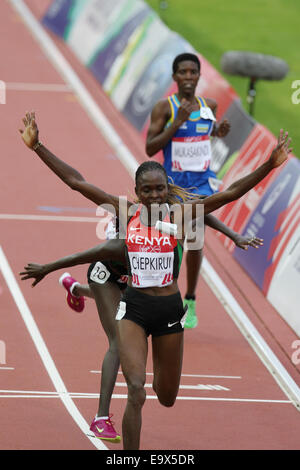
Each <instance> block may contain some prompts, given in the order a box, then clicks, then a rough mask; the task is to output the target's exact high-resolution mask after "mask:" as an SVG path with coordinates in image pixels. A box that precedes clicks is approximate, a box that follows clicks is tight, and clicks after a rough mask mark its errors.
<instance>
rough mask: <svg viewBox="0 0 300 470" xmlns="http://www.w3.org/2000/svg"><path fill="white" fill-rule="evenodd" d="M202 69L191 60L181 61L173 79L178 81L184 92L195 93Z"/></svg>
mask: <svg viewBox="0 0 300 470" xmlns="http://www.w3.org/2000/svg"><path fill="white" fill-rule="evenodd" d="M199 78H200V70H199V68H198V65H197V64H196V63H195V62H193V61H191V60H184V61H183V62H179V64H178V67H177V70H176V72H175V73H174V74H173V80H174V81H175V82H176V83H177V86H178V90H179V91H181V92H183V93H188V94H190V93H194V91H195V89H196V86H197V84H198V80H199Z"/></svg>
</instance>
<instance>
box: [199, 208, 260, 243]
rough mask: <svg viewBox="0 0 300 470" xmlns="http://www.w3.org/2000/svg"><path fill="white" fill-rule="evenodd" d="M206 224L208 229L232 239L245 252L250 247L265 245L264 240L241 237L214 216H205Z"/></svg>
mask: <svg viewBox="0 0 300 470" xmlns="http://www.w3.org/2000/svg"><path fill="white" fill-rule="evenodd" d="M204 222H205V225H207V226H208V227H210V228H212V229H214V230H217V231H218V232H221V233H223V234H224V235H225V236H226V237H228V238H230V239H231V240H232V241H233V242H234V243H235V244H236V246H237V247H238V248H242V249H243V250H248V247H249V246H252V247H254V248H259V247H260V246H261V245H263V239H262V238H258V237H249V236H247V237H245V236H243V235H240V234H239V233H237V232H235V231H234V230H232V229H231V228H230V227H228V225H226V224H224V222H222V221H221V220H219V219H217V217H215V216H214V215H212V214H207V215H205V216H204Z"/></svg>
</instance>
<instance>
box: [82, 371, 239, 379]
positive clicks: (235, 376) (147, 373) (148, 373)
mask: <svg viewBox="0 0 300 470" xmlns="http://www.w3.org/2000/svg"><path fill="white" fill-rule="evenodd" d="M90 372H91V374H101V370H90ZM118 374H120V375H123V373H122V372H118ZM146 375H153V372H146ZM181 377H195V378H198V377H199V378H209V379H241V378H242V377H241V376H240V375H204V374H181Z"/></svg>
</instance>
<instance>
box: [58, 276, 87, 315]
mask: <svg viewBox="0 0 300 470" xmlns="http://www.w3.org/2000/svg"><path fill="white" fill-rule="evenodd" d="M59 283H60V285H61V286H63V287H64V288H65V289H66V291H67V304H68V305H69V307H70V308H71V309H72V310H75V312H82V310H83V309H84V297H76V296H75V295H73V294H72V290H73V288H74V287H75V286H77V285H80V284H79V282H77V281H76V280H75V279H73V277H71V275H70V274H69V273H64V274H63V275H62V276H61V277H60V278H59Z"/></svg>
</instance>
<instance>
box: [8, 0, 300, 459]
mask: <svg viewBox="0 0 300 470" xmlns="http://www.w3.org/2000/svg"><path fill="white" fill-rule="evenodd" d="M26 3H27V5H28V6H29V7H30V8H31V10H32V12H33V13H34V14H35V15H36V17H37V18H40V17H41V15H42V14H43V12H44V11H45V9H46V7H47V5H48V4H49V0H43V1H40V0H39V1H34V0H30V1H29V0H28V1H27V2H26ZM0 8H1V15H0V22H1V30H2V31H4V33H5V38H6V39H5V42H1V43H0V56H1V63H2V64H5V67H3V68H2V71H1V74H2V75H1V77H0V79H1V80H4V81H5V82H6V84H7V96H6V105H0V113H1V124H2V129H1V141H0V142H1V143H0V145H1V154H2V171H1V175H0V182H1V194H2V197H1V202H0V204H1V208H0V234H1V235H0V246H1V250H0V301H1V302H0V305H1V317H0V324H1V328H0V384H1V386H0V413H1V424H0V448H1V449H42V450H46V449H57V450H62V449H72V450H74V449H77V450H78V449H86V450H88V449H96V446H97V443H98V448H99V446H100V445H101V444H99V442H98V441H96V440H95V439H93V438H91V439H89V438H88V437H87V436H86V434H85V432H84V431H83V430H82V428H81V427H80V426H79V425H77V424H76V422H75V420H74V413H75V415H76V416H77V414H76V413H78V416H80V423H85V424H86V425H88V424H89V423H90V422H91V420H92V419H93V417H94V414H95V412H96V410H97V400H98V398H97V394H98V390H99V382H100V375H99V368H100V364H101V358H102V357H103V354H104V352H105V350H106V347H107V340H106V337H105V335H104V333H103V331H102V329H101V327H100V324H99V320H98V315H97V312H96V308H95V306H94V304H93V302H92V301H87V306H86V309H85V311H84V313H83V314H75V313H73V312H72V311H71V310H70V309H69V308H68V307H67V305H66V303H65V301H64V293H63V291H62V289H61V288H60V287H59V286H58V282H57V279H58V277H59V275H60V274H61V273H60V272H59V273H57V274H52V275H50V276H49V277H48V278H47V279H46V280H44V281H43V282H42V283H41V284H40V285H38V286H37V287H36V288H35V289H34V290H32V288H31V286H30V283H29V282H20V281H19V276H18V272H20V271H21V270H22V268H23V266H25V264H27V263H28V262H30V261H36V262H47V261H50V260H53V259H56V258H58V257H61V256H63V255H66V254H70V253H73V252H77V251H81V250H83V249H86V248H88V247H91V246H94V245H95V244H97V243H98V242H99V240H98V239H97V236H96V226H97V223H96V222H95V221H92V220H89V218H94V217H95V207H94V206H93V205H92V204H91V203H90V202H89V201H87V200H85V199H84V198H83V197H82V196H80V195H78V194H76V193H74V192H72V191H70V190H69V189H68V188H67V187H65V186H64V184H63V183H62V182H60V181H59V180H58V179H57V178H56V177H55V176H54V175H53V174H51V173H50V171H49V170H48V169H47V168H46V167H44V166H43V164H42V163H41V162H40V161H39V160H38V158H37V157H36V156H35V154H34V153H31V152H30V151H29V150H28V149H26V148H25V147H24V145H23V143H22V141H21V139H20V136H19V135H18V132H17V130H18V128H19V127H21V126H22V122H21V119H22V117H23V115H24V113H25V112H26V111H27V110H32V109H34V110H35V111H36V113H37V120H38V123H39V126H40V139H41V140H42V141H43V142H44V143H45V144H46V145H47V146H48V147H49V148H50V149H52V150H53V151H54V153H56V154H57V155H59V156H61V157H62V158H63V159H65V160H66V161H68V162H69V163H70V164H71V165H72V166H74V167H75V168H77V169H78V170H79V171H80V172H81V173H83V175H84V176H85V177H86V179H87V180H89V181H91V182H93V183H94V184H96V185H100V186H102V187H103V188H104V189H105V190H107V191H109V192H111V193H114V194H123V195H127V196H128V197H129V198H130V197H131V196H132V194H133V180H132V178H131V176H130V175H129V174H128V172H127V170H126V169H125V168H124V166H123V165H122V164H121V163H120V161H119V160H118V158H117V157H116V152H115V151H114V149H113V148H111V147H110V146H109V145H108V144H107V142H106V141H105V140H104V138H103V137H102V135H101V134H100V132H99V130H97V129H96V127H95V125H94V124H93V122H92V121H91V119H90V118H89V116H88V115H87V113H86V111H85V110H84V109H83V107H82V106H81V105H80V103H79V102H78V99H77V98H76V96H75V95H74V93H73V92H71V91H70V90H69V89H68V88H67V87H65V83H64V81H63V79H62V78H61V76H60V75H59V73H58V72H57V71H56V69H55V68H54V66H53V65H52V64H51V63H50V62H49V60H48V59H47V58H46V56H45V54H44V53H43V52H42V50H41V49H40V47H39V44H38V43H37V42H36V40H35V39H33V37H32V36H31V34H30V32H29V30H28V28H27V27H26V26H25V25H24V24H23V22H22V20H21V18H20V17H19V16H18V14H17V13H16V12H15V10H14V9H13V8H12V7H11V5H10V3H9V2H8V1H7V2H1V7H0ZM53 39H54V41H55V42H56V44H57V46H58V47H59V48H60V50H61V51H62V52H63V53H64V55H65V57H66V58H67V60H68V61H69V63H70V64H71V65H72V67H73V69H74V70H75V71H76V73H77V74H78V75H79V77H80V78H81V80H82V81H83V83H84V84H85V86H86V87H87V88H88V90H89V91H90V93H91V94H92V96H93V97H94V99H95V100H96V102H97V104H98V106H99V107H100V108H101V109H102V111H103V112H104V113H105V115H106V116H107V118H108V119H109V120H110V122H111V123H112V124H113V126H114V127H115V128H116V130H117V132H118V133H119V134H120V136H121V137H122V139H123V140H124V142H125V144H126V145H127V147H128V148H129V149H130V151H131V152H133V154H134V156H135V158H136V159H137V161H138V162H141V161H143V159H145V158H146V157H145V155H144V152H143V142H142V141H141V138H140V136H139V135H138V134H137V133H136V131H135V130H134V129H133V128H132V127H131V126H130V125H129V124H128V123H126V121H125V120H124V119H123V118H122V117H121V116H120V115H119V114H118V112H117V111H116V110H115V109H114V107H113V106H112V105H111V103H110V102H109V100H108V98H107V97H106V96H105V95H104V94H103V92H102V91H101V89H100V88H99V86H98V85H97V83H96V82H95V80H94V79H93V77H92V76H91V75H90V74H89V73H88V72H87V71H86V70H85V69H84V68H83V67H82V66H81V65H80V64H79V63H78V62H77V60H76V59H75V58H74V57H73V56H72V54H71V53H70V51H69V50H68V49H67V48H66V46H65V45H63V44H61V43H60V42H59V41H57V40H56V38H53ZM26 84H27V86H26ZM28 84H35V85H34V86H33V89H30V87H28ZM37 84H42V85H51V87H48V90H49V91H40V88H39V87H38V86H37ZM52 85H59V86H61V87H60V88H59V90H58V89H57V88H56V91H53V87H52ZM50 89H51V90H52V91H50ZM46 208H48V209H47V210H46ZM50 208H56V210H57V211H59V212H51V211H50ZM29 215H30V216H38V220H32V218H31V219H28V217H27V216H29ZM20 216H26V217H27V218H23V219H22V218H20ZM41 216H49V220H44V219H42V217H41ZM54 216H61V217H63V218H64V219H63V220H57V219H54ZM74 216H75V217H79V219H77V220H76V221H74V220H73V219H70V218H71V217H74ZM72 220H73V221H72ZM205 255H206V257H207V259H208V261H209V262H210V263H211V264H212V266H213V267H214V269H215V270H216V271H217V272H218V274H219V276H220V277H221V278H222V280H223V281H224V283H225V284H226V286H227V287H228V289H229V290H230V291H231V293H232V294H233V296H234V297H235V298H236V300H237V301H238V303H239V305H240V306H241V307H242V309H243V310H244V312H245V313H246V314H247V316H248V318H249V319H250V320H251V322H252V323H253V324H254V326H255V327H256V328H257V330H258V331H259V332H260V334H261V335H262V336H263V337H264V339H265V341H266V342H267V344H268V345H269V346H270V348H271V349H272V351H273V352H274V354H275V355H276V356H277V358H278V359H279V360H280V362H281V363H282V365H283V367H285V369H286V370H287V372H288V373H289V374H290V376H291V377H292V378H293V380H294V381H295V382H296V383H297V384H299V381H300V380H299V373H300V370H299V365H295V364H293V362H292V360H291V356H292V353H293V349H292V346H291V345H292V343H293V341H295V340H296V339H297V337H296V335H295V334H294V333H293V331H292V330H291V329H290V328H289V326H288V325H287V324H286V323H285V322H284V321H283V320H282V318H281V317H280V316H279V315H278V314H277V313H276V312H275V310H274V309H273V308H272V307H271V306H270V305H269V304H268V303H267V302H266V300H265V298H264V297H263V296H262V294H261V293H260V291H259V290H258V289H257V288H256V286H255V285H254V284H253V282H252V281H251V280H250V279H249V278H248V276H247V275H246V274H245V272H244V271H243V270H242V269H241V268H240V267H239V265H238V264H237V263H236V262H235V261H234V260H233V259H232V257H231V256H230V254H229V253H228V252H227V251H225V249H224V248H223V247H222V246H221V245H220V243H219V241H218V240H217V238H216V237H215V235H214V234H213V232H212V231H209V230H207V236H206V247H205ZM6 262H7V263H8V264H6ZM86 268H87V267H85V266H82V267H76V268H75V269H72V273H73V274H74V275H75V276H76V277H77V278H78V279H79V280H81V281H84V280H85V276H86ZM180 288H181V291H182V293H183V294H184V290H185V266H184V264H183V269H182V273H181V279H180ZM197 308H198V316H199V326H198V327H197V328H196V329H194V330H191V331H185V352H184V364H183V376H182V381H181V388H180V392H179V397H178V400H177V402H176V404H175V406H174V407H173V408H171V409H167V408H163V407H162V406H161V405H159V403H158V401H157V399H156V398H155V396H154V392H153V390H152V388H151V372H152V364H151V352H150V356H149V363H148V367H147V372H148V374H149V375H148V380H147V384H149V388H147V396H148V399H147V401H146V404H145V407H144V411H143V429H142V440H141V448H142V449H157V450H160V449H165V450H167V449H187V450H190V449H193V450H202V449H208V450H218V449H225V450H230V449H243V450H244V449H278V450H279V449H283V450H288V449H299V448H300V444H299V435H300V420H299V411H298V410H297V409H296V407H295V406H294V405H293V404H292V403H291V401H290V399H289V398H288V397H287V395H286V394H285V393H284V391H283V390H282V389H281V388H280V387H279V386H278V384H277V382H276V381H275V380H274V377H273V376H272V375H271V373H270V372H269V371H268V369H267V368H266V366H265V365H264V364H263V363H262V361H261V360H260V359H259V358H258V356H257V354H256V353H255V351H254V350H253V349H252V347H251V346H250V345H249V343H248V341H247V340H246V339H245V338H244V336H243V335H242V334H241V332H240V330H239V329H238V328H237V326H236V325H235V323H234V322H233V320H232V319H231V318H230V316H229V315H228V314H227V312H226V311H225V310H224V308H223V305H222V303H221V302H220V301H219V300H218V299H217V298H216V297H215V295H214V294H213V292H212V291H211V289H210V288H209V287H208V285H207V284H206V282H205V281H204V279H203V278H200V280H199V286H198V304H197ZM24 319H25V320H26V321H27V320H28V321H31V320H33V322H35V325H36V327H37V330H34V323H31V324H30V325H31V326H30V325H29V329H28V328H27V327H26V324H25V321H24ZM32 325H33V326H32ZM38 333H39V334H40V335H41V336H40V337H38V336H37V334H38ZM34 341H36V342H34ZM43 345H46V348H47V350H46V353H45V351H44V352H43V350H42V352H41V355H42V356H41V355H40V353H39V351H41V348H42V347H43ZM149 351H151V348H150V349H149ZM48 353H49V355H47V354H48ZM45 358H46V359H45ZM51 361H53V362H51ZM49 371H50V372H49ZM57 373H58V375H57ZM49 374H50V375H49ZM51 377H52V378H53V377H54V382H53V381H52V379H51ZM60 379H61V380H62V382H59V387H58V390H59V391H60V392H63V391H64V392H66V391H67V392H68V393H61V394H60V395H59V394H58V393H57V389H56V388H55V385H54V384H55V383H56V384H57V380H60ZM55 380H56V382H55ZM66 397H67V400H69V401H68V403H67V405H68V406H70V407H71V412H70V411H68V409H67V408H66V406H65V404H64V401H63V400H65V398H66ZM125 403H126V387H125V383H124V378H123V376H122V374H120V375H119V377H118V382H117V384H116V387H115V393H114V397H113V400H112V406H111V411H112V412H113V413H114V418H113V419H114V420H115V423H116V428H117V429H118V430H121V420H122V414H123V411H124V407H125ZM16 422H17V423H18V432H16V428H15V426H16ZM95 441H96V444H95ZM107 448H109V449H114V450H120V449H122V445H121V444H119V445H114V444H107Z"/></svg>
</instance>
